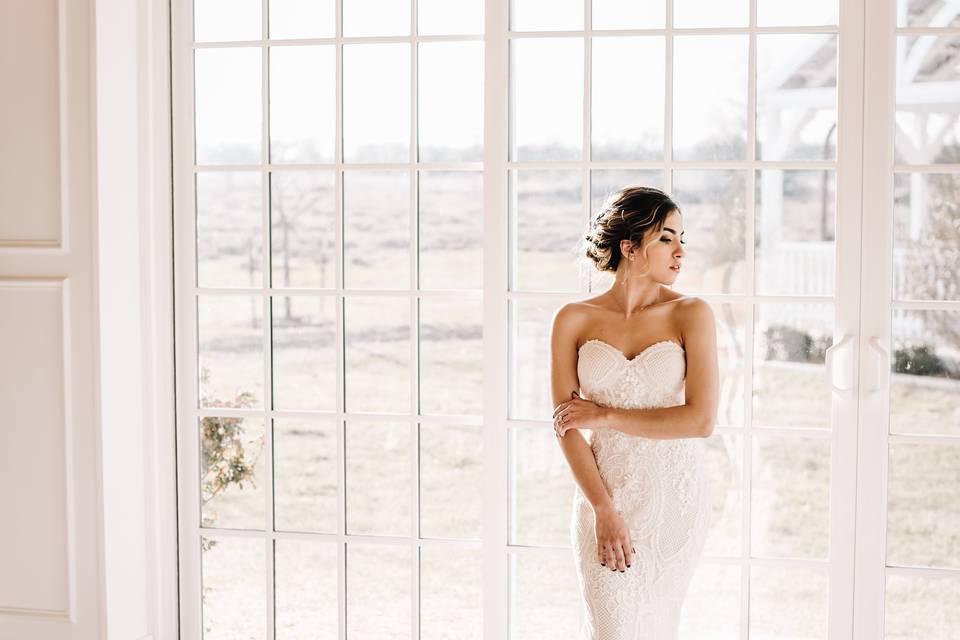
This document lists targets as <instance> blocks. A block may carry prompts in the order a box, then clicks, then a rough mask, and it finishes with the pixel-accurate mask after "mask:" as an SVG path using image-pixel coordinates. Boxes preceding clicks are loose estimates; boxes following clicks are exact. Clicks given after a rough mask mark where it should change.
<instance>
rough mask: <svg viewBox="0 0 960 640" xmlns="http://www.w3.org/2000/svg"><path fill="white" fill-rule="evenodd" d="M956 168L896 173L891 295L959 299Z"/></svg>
mask: <svg viewBox="0 0 960 640" xmlns="http://www.w3.org/2000/svg"><path fill="white" fill-rule="evenodd" d="M957 202H960V174H950V173H933V174H930V173H897V174H894V201H893V262H894V267H893V297H894V298H895V299H898V300H960V273H958V271H957V268H956V267H957V264H960V208H958V207H957Z"/></svg>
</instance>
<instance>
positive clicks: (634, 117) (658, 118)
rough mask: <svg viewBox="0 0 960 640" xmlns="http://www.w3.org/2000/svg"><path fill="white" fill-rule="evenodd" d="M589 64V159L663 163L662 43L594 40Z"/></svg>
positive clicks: (659, 38) (658, 38) (655, 39)
mask: <svg viewBox="0 0 960 640" xmlns="http://www.w3.org/2000/svg"><path fill="white" fill-rule="evenodd" d="M621 28H622V27H621ZM592 64H593V78H592V80H591V82H592V90H593V98H592V102H591V109H592V112H591V114H590V117H591V125H590V128H591V135H592V136H593V144H592V151H591V153H592V159H593V160H659V159H661V158H663V101H664V90H665V89H664V87H665V81H664V78H665V73H666V67H665V62H664V38H663V37H662V36H652V37H638V38H632V37H627V38H625V37H616V38H594V39H593V62H592ZM625 66H626V67H627V68H631V69H635V70H636V72H637V77H636V78H635V79H633V78H629V77H624V73H623V71H624V67H625ZM632 80H635V81H632Z"/></svg>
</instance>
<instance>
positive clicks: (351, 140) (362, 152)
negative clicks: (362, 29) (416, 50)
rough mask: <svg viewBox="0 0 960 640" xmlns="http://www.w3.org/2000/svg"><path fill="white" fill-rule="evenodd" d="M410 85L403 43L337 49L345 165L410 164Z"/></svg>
mask: <svg viewBox="0 0 960 640" xmlns="http://www.w3.org/2000/svg"><path fill="white" fill-rule="evenodd" d="M408 23H409V20H408ZM410 84H411V83H410V44H409V43H407V42H386V43H377V44H345V45H343V159H344V161H345V162H407V161H409V160H410ZM384 100H387V101H389V104H390V108H389V109H384Z"/></svg>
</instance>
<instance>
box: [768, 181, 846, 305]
mask: <svg viewBox="0 0 960 640" xmlns="http://www.w3.org/2000/svg"><path fill="white" fill-rule="evenodd" d="M836 182H837V181H836V172H835V171H793V170H786V171H785V170H780V169H769V170H765V171H757V183H756V188H757V194H756V198H757V199H756V203H757V205H756V221H755V224H756V228H755V231H754V234H755V243H756V248H755V249H754V257H755V260H756V266H755V277H756V287H757V289H756V290H757V293H759V294H770V295H802V296H832V295H833V293H834V280H835V278H834V273H835V271H836V268H835V264H836V249H837V247H836V241H835V237H836V216H837V214H836V200H837V196H836Z"/></svg>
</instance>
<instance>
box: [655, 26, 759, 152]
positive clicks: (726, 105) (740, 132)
mask: <svg viewBox="0 0 960 640" xmlns="http://www.w3.org/2000/svg"><path fill="white" fill-rule="evenodd" d="M747 44H748V40H747V36H746V35H716V36H713V35H711V36H676V37H675V38H674V67H673V110H674V113H673V154H674V159H676V160H745V159H746V157H747V108H746V107H747V70H748V68H749V67H748V65H747Z"/></svg>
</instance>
